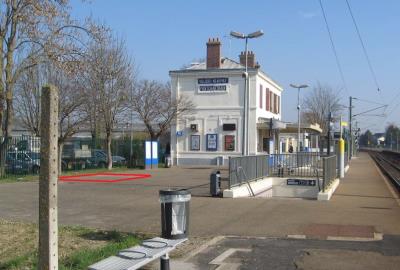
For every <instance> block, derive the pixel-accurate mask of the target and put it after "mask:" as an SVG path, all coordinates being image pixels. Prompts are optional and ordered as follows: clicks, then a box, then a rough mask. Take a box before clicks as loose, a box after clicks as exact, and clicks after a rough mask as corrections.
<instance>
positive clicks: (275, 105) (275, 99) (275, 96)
mask: <svg viewBox="0 0 400 270" xmlns="http://www.w3.org/2000/svg"><path fill="white" fill-rule="evenodd" d="M274 113H275V114H277V113H278V95H276V94H274Z"/></svg>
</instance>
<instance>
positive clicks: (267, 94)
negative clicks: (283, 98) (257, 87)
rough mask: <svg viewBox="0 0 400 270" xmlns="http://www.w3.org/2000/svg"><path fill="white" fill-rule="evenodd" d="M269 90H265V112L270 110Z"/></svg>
mask: <svg viewBox="0 0 400 270" xmlns="http://www.w3.org/2000/svg"><path fill="white" fill-rule="evenodd" d="M269 102H270V101H269V89H268V88H265V105H266V106H265V110H267V111H269V110H270V109H271V108H270V106H269Z"/></svg>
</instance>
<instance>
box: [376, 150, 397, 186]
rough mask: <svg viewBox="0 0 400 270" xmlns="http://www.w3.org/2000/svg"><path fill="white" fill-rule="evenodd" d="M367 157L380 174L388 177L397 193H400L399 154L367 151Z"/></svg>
mask: <svg viewBox="0 0 400 270" xmlns="http://www.w3.org/2000/svg"><path fill="white" fill-rule="evenodd" d="M369 155H370V156H371V157H372V159H373V160H374V161H375V163H376V164H377V165H378V166H379V168H380V169H381V170H382V172H383V173H384V174H386V175H387V176H388V177H389V179H390V180H391V181H392V184H393V185H394V186H395V187H396V189H397V191H399V192H400V154H398V153H393V152H385V151H382V152H375V151H369Z"/></svg>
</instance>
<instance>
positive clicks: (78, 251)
mask: <svg viewBox="0 0 400 270" xmlns="http://www.w3.org/2000/svg"><path fill="white" fill-rule="evenodd" d="M0 233H1V236H0V270H6V269H7V270H17V269H24V270H25V269H37V263H38V254H37V243H38V231H37V226H36V225H35V224H26V223H16V222H9V221H1V220H0ZM141 239H142V237H139V236H137V235H135V234H132V233H123V232H117V231H102V230H96V229H91V228H85V227H76V226H60V227H59V269H61V270H75V269H76V270H77V269H87V267H88V266H89V265H91V264H93V263H95V262H98V261H100V260H102V259H104V258H106V257H109V256H112V255H115V254H117V252H118V251H119V250H121V249H125V248H128V247H131V246H135V245H137V244H138V243H139V242H140V241H141Z"/></svg>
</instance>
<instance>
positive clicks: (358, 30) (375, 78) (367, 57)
mask: <svg viewBox="0 0 400 270" xmlns="http://www.w3.org/2000/svg"><path fill="white" fill-rule="evenodd" d="M345 1H346V4H347V8H348V10H349V12H350V16H351V19H352V21H353V24H354V27H355V28H356V32H357V36H358V39H359V40H360V43H361V47H362V49H363V52H364V56H365V59H366V60H367V63H368V67H369V70H370V72H371V75H372V78H373V81H374V83H375V86H376V88H377V90H378V92H379V93H380V92H381V88H380V87H379V83H378V79H377V77H376V74H375V70H374V69H373V67H372V64H371V60H370V58H369V55H368V52H367V49H366V47H365V43H364V41H363V38H362V36H361V32H360V29H359V28H358V25H357V21H356V19H355V17H354V14H353V11H352V9H351V6H350V3H349V1H348V0H345ZM380 95H381V93H380ZM381 98H382V96H381Z"/></svg>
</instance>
